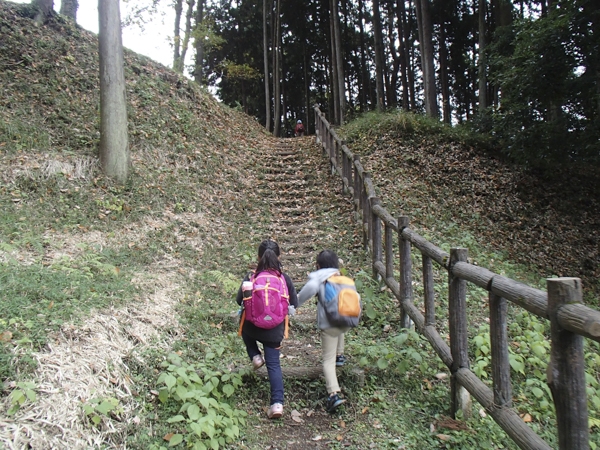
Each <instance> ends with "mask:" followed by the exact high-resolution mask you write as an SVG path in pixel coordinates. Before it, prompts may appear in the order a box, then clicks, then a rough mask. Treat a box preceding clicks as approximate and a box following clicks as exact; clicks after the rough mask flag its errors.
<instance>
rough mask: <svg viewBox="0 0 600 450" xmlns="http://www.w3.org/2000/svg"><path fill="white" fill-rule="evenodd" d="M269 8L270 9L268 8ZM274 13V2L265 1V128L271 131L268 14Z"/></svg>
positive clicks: (271, 0) (270, 0)
mask: <svg viewBox="0 0 600 450" xmlns="http://www.w3.org/2000/svg"><path fill="white" fill-rule="evenodd" d="M267 6H269V8H267ZM272 11H273V0H263V69H264V71H263V76H264V78H265V128H266V129H267V131H269V130H270V129H271V93H270V92H269V30H268V26H267V25H268V19H269V14H267V13H268V12H272Z"/></svg>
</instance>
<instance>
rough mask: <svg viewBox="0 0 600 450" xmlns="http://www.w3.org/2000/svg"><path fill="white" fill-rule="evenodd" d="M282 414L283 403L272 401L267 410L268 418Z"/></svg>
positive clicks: (277, 417) (274, 417)
mask: <svg viewBox="0 0 600 450" xmlns="http://www.w3.org/2000/svg"><path fill="white" fill-rule="evenodd" d="M281 416H283V405H282V404H281V403H273V404H272V405H271V407H270V408H269V412H267V417H268V418H269V419H279V418H280V417H281Z"/></svg>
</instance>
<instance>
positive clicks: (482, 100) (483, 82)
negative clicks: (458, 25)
mask: <svg viewBox="0 0 600 450" xmlns="http://www.w3.org/2000/svg"><path fill="white" fill-rule="evenodd" d="M478 9H479V11H478V18H479V64H478V67H479V111H483V110H484V109H485V108H487V107H488V100H487V75H486V62H485V59H486V58H485V46H486V39H485V34H486V31H487V30H486V20H485V13H486V1H485V0H479V8H478Z"/></svg>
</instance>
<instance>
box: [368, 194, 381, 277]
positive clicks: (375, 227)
mask: <svg viewBox="0 0 600 450" xmlns="http://www.w3.org/2000/svg"><path fill="white" fill-rule="evenodd" d="M369 201H370V203H371V205H370V208H369V209H370V214H369V218H370V219H369V230H370V231H371V233H370V234H371V239H370V241H371V248H372V249H373V254H372V256H373V258H372V261H373V264H372V268H373V278H375V279H376V280H379V279H381V277H380V276H379V272H377V269H376V268H375V263H377V262H379V261H381V254H382V251H381V219H380V218H379V216H378V215H377V214H375V212H374V211H373V207H374V206H375V205H379V204H380V203H381V202H380V200H379V199H378V198H377V197H371V198H370V199H369Z"/></svg>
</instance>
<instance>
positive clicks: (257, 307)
mask: <svg viewBox="0 0 600 450" xmlns="http://www.w3.org/2000/svg"><path fill="white" fill-rule="evenodd" d="M250 281H252V284H253V286H252V296H251V297H250V298H245V299H244V311H245V320H248V321H249V322H251V323H253V324H254V325H256V326H257V327H259V328H264V329H266V330H270V329H271V328H275V327H276V326H277V325H279V324H280V323H282V322H283V321H284V320H285V318H286V317H287V315H288V306H289V301H290V294H289V292H288V288H287V283H286V282H285V278H284V276H283V274H282V275H281V276H277V275H276V274H275V273H274V272H270V271H264V272H260V273H259V274H254V275H252V276H251V277H250Z"/></svg>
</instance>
